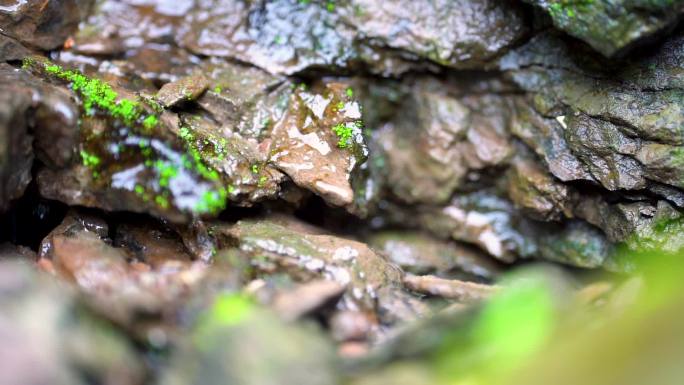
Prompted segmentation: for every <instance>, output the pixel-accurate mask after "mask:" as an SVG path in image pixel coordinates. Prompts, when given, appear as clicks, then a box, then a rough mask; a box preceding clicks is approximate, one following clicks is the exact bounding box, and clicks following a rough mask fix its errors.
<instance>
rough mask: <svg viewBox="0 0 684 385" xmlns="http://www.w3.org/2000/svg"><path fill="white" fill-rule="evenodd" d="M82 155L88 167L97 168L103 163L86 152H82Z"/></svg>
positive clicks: (95, 156)
mask: <svg viewBox="0 0 684 385" xmlns="http://www.w3.org/2000/svg"><path fill="white" fill-rule="evenodd" d="M80 154H81V160H82V162H83V165H84V166H86V167H89V168H93V167H97V166H98V165H99V164H100V163H101V159H100V157H98V156H97V155H94V154H91V153H89V152H87V151H85V150H81V152H80Z"/></svg>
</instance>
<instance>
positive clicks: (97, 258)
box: [39, 213, 206, 324]
mask: <svg viewBox="0 0 684 385" xmlns="http://www.w3.org/2000/svg"><path fill="white" fill-rule="evenodd" d="M108 234H109V228H108V225H107V223H106V222H104V221H103V220H102V219H100V218H97V217H92V216H89V215H82V214H78V213H72V214H70V215H68V216H67V217H66V218H65V220H64V222H62V224H60V225H59V226H58V227H57V228H56V229H55V230H54V231H53V232H52V233H50V234H49V235H48V236H47V237H46V238H45V240H43V242H42V244H41V246H40V254H39V257H40V258H41V261H40V262H39V264H40V265H41V266H44V267H46V266H47V267H49V269H48V270H52V271H53V272H54V273H55V274H57V276H58V277H60V278H63V279H65V280H67V281H68V282H72V283H73V284H74V285H75V286H76V287H77V288H79V290H82V291H83V292H85V293H87V294H88V296H89V297H90V298H91V301H92V302H93V304H94V306H96V307H97V308H98V309H100V310H101V311H102V312H103V313H104V314H106V315H107V316H108V317H110V318H112V319H113V320H116V321H117V322H120V323H122V324H131V323H132V322H133V321H134V320H135V317H136V314H139V313H143V314H160V313H162V312H169V311H172V309H173V308H174V307H177V306H178V305H179V304H180V303H181V302H182V301H181V300H182V299H183V298H184V296H185V295H187V293H188V292H189V291H190V289H191V288H192V287H194V286H195V285H196V284H197V283H198V282H199V280H200V279H201V278H202V277H203V275H204V270H205V267H206V265H205V264H204V263H202V262H193V261H192V259H191V256H190V255H189V253H188V252H187V251H186V250H185V247H184V246H183V243H182V242H181V241H180V240H179V239H178V238H175V237H174V234H173V233H169V232H168V231H165V230H164V229H163V228H160V227H159V226H158V225H157V226H155V225H154V224H153V223H149V224H138V225H128V224H121V225H119V226H118V227H117V230H116V234H115V236H114V239H110V238H108Z"/></svg>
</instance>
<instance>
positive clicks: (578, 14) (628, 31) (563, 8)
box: [525, 0, 684, 56]
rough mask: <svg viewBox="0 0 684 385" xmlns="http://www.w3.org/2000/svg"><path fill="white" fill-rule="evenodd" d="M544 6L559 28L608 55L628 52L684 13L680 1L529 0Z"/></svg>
mask: <svg viewBox="0 0 684 385" xmlns="http://www.w3.org/2000/svg"><path fill="white" fill-rule="evenodd" d="M525 1H526V2H528V3H530V4H534V5H535V6H537V7H538V8H539V9H541V10H543V12H545V13H546V14H548V15H549V16H550V17H551V19H552V20H553V24H554V26H555V27H556V28H558V29H561V30H563V31H565V32H567V33H568V34H570V35H572V36H574V37H576V38H579V39H581V40H584V41H585V42H587V43H588V44H589V45H591V46H592V47H593V48H594V49H596V50H597V51H599V52H600V53H602V54H603V55H605V56H618V55H622V54H624V53H626V51H628V50H629V49H631V48H632V47H634V46H636V45H637V44H646V43H648V42H649V41H650V40H652V38H653V37H654V36H655V35H657V34H658V33H660V32H663V31H667V30H668V29H670V27H672V26H673V25H674V24H675V23H676V22H677V20H678V19H679V16H680V15H681V14H682V13H684V5H683V4H682V3H681V2H678V1H648V2H639V1H636V2H635V1H629V0H618V1H607V0H597V1H594V0H583V1H574V2H568V1H554V0H552V1H549V0H525Z"/></svg>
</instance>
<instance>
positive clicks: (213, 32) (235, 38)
mask: <svg viewBox="0 0 684 385" xmlns="http://www.w3.org/2000/svg"><path fill="white" fill-rule="evenodd" d="M523 21H524V17H523V12H522V11H521V10H520V9H518V8H515V7H511V8H507V7H506V6H505V4H502V3H500V2H496V1H485V2H480V3H477V4H474V3H472V2H469V1H458V2H449V1H429V2H427V4H423V3H416V2H411V1H402V2H393V3H387V2H382V1H375V0H361V1H349V2H340V3H339V4H338V3H333V2H330V3H327V4H326V3H324V2H317V1H311V2H309V1H307V2H300V1H295V0H278V1H268V2H266V1H258V2H248V1H235V2H223V1H208V2H206V1H197V2H195V3H194V4H193V6H192V7H191V8H190V14H189V26H188V28H187V30H184V31H185V33H184V34H182V35H181V38H180V44H181V46H184V47H187V48H188V49H189V50H191V51H193V52H195V53H198V54H203V55H210V56H224V57H233V58H236V59H239V60H241V61H245V62H250V63H254V64H255V65H257V66H259V67H261V68H263V69H265V70H266V71H268V72H270V73H281V74H293V73H297V72H301V71H302V70H307V69H316V68H326V69H331V70H340V69H341V70H349V69H352V68H355V67H357V66H358V65H359V64H361V63H363V64H367V65H369V66H370V68H371V71H373V72H380V73H399V72H404V71H405V70H406V69H407V68H408V66H409V65H411V64H410V62H411V61H416V60H420V59H427V60H430V61H432V62H435V63H438V64H442V65H447V66H451V67H457V68H473V67H476V66H482V65H484V64H486V63H489V62H491V61H492V60H493V59H494V58H496V57H497V56H498V55H500V54H501V53H502V52H503V50H504V49H505V48H507V47H508V46H510V45H512V44H513V43H514V42H516V41H518V40H519V39H520V38H521V37H522V36H524V34H525V32H526V27H525V26H524V23H523ZM445 31H446V33H445ZM404 57H406V58H408V60H407V59H406V58H404Z"/></svg>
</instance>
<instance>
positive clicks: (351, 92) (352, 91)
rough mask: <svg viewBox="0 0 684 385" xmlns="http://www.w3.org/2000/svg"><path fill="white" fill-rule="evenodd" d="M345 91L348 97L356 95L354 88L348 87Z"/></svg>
mask: <svg viewBox="0 0 684 385" xmlns="http://www.w3.org/2000/svg"><path fill="white" fill-rule="evenodd" d="M345 92H346V93H347V97H350V98H353V97H354V90H353V89H352V88H351V87H349V88H347V89H346V91H345Z"/></svg>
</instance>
